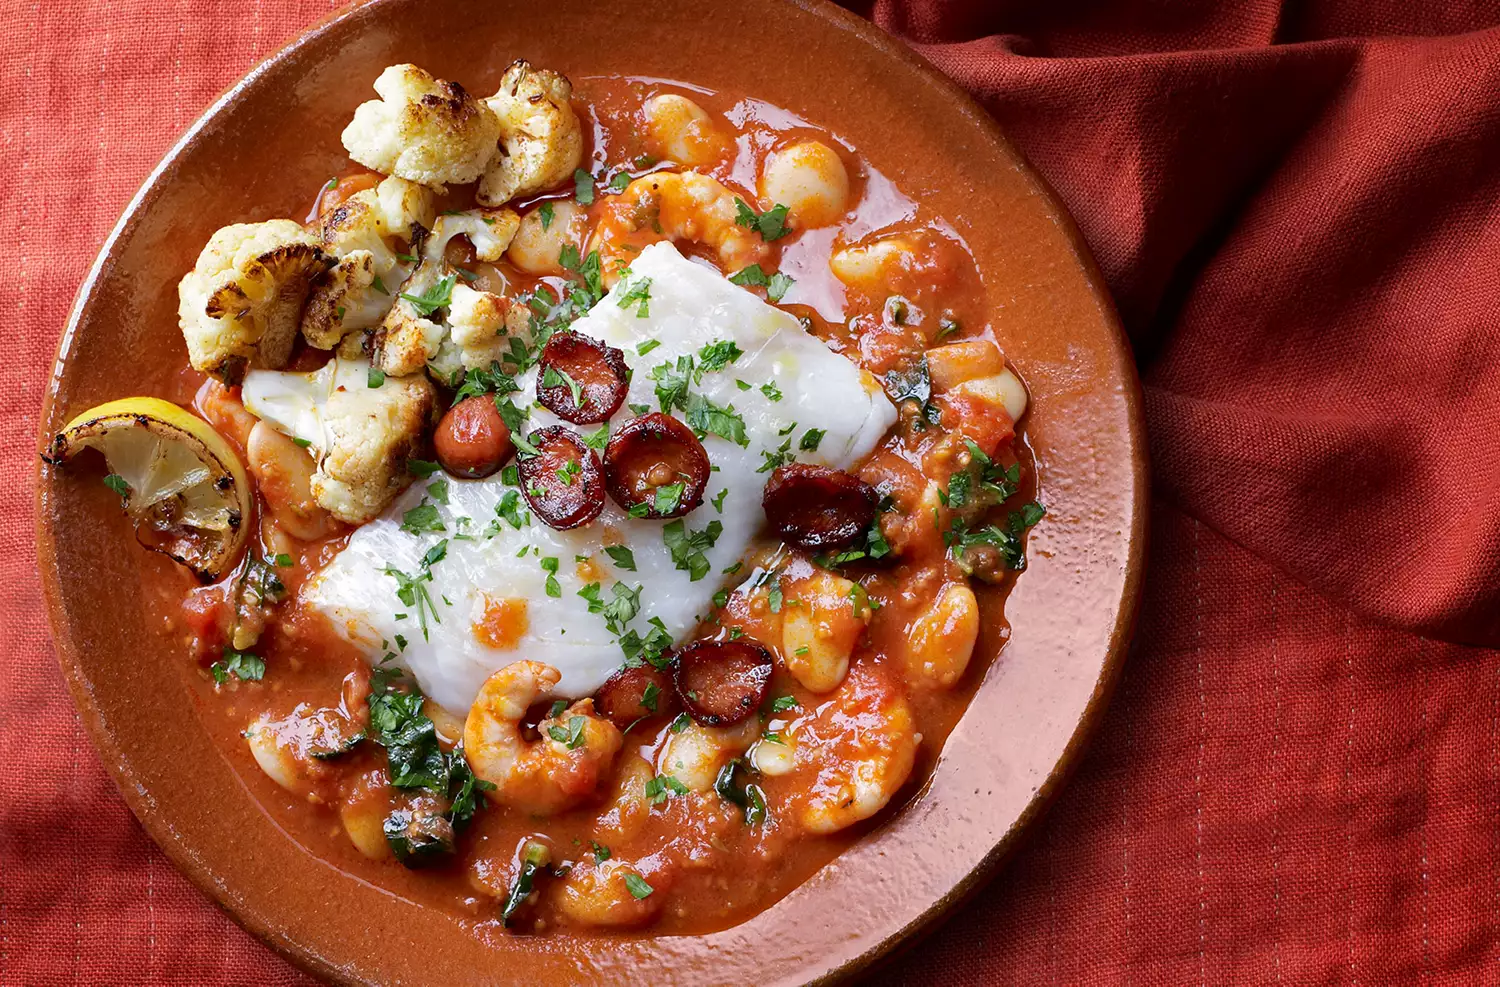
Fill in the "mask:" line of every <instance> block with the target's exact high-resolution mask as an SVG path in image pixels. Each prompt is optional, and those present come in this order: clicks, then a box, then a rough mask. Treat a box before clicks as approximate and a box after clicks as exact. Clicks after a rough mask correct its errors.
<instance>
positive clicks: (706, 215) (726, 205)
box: [592, 171, 771, 284]
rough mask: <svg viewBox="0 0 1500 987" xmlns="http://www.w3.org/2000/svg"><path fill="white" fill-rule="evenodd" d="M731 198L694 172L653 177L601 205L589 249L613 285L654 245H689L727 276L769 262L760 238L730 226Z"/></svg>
mask: <svg viewBox="0 0 1500 987" xmlns="http://www.w3.org/2000/svg"><path fill="white" fill-rule="evenodd" d="M735 198H736V196H735V194H734V193H733V192H731V191H730V190H729V189H727V188H725V187H724V185H723V184H722V183H720V182H719V181H717V180H716V179H713V178H710V177H708V176H707V175H700V174H698V173H697V172H694V171H685V172H681V173H675V172H658V173H657V174H654V175H645V176H643V177H641V178H637V179H636V180H635V181H633V182H631V183H630V184H629V185H627V186H626V187H625V191H624V192H621V193H620V194H619V195H616V196H611V197H610V199H609V201H608V202H606V203H605V204H604V211H603V215H602V216H601V217H600V218H599V224H598V226H596V227H595V229H594V238H593V242H592V246H593V247H594V248H596V249H597V250H598V251H599V259H600V260H601V261H602V262H603V269H604V280H605V283H607V284H613V283H614V282H616V281H618V280H619V279H620V274H621V272H623V271H624V270H625V268H626V267H628V266H629V265H630V262H631V261H632V260H633V259H634V258H635V256H636V254H637V253H639V252H640V249H641V248H642V247H645V246H647V245H649V244H652V243H655V242H657V241H659V240H691V241H694V242H696V243H701V244H703V245H704V246H706V247H709V248H711V249H712V250H713V251H714V253H715V254H716V255H717V257H718V260H719V265H720V266H721V267H722V268H724V270H726V271H729V272H731V273H732V272H734V271H738V270H740V269H741V268H744V267H748V266H750V265H751V264H758V263H760V262H761V261H763V260H765V259H766V258H767V257H769V256H770V253H771V250H770V248H769V247H767V246H766V243H765V241H764V240H762V239H761V238H760V234H759V233H757V232H755V231H753V230H751V229H749V228H748V227H744V226H740V225H739V224H737V223H736V222H735V217H736V216H737V215H738V210H737V209H736V208H735V204H734V200H735Z"/></svg>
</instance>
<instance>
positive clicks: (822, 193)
mask: <svg viewBox="0 0 1500 987" xmlns="http://www.w3.org/2000/svg"><path fill="white" fill-rule="evenodd" d="M760 198H761V204H762V205H763V206H764V207H765V208H768V209H769V208H770V207H771V206H773V205H776V204H778V203H779V204H781V205H784V206H786V207H787V209H788V216H787V221H788V224H789V225H791V226H792V227H793V228H795V229H817V228H818V227H820V226H832V225H833V224H834V223H837V222H838V221H839V219H841V218H842V217H843V215H844V214H845V213H846V212H848V211H849V172H848V171H847V170H845V168H844V162H843V159H842V158H840V157H839V155H838V152H837V151H835V150H834V149H833V148H831V147H829V146H828V145H827V144H824V143H823V142H822V141H803V142H802V143H800V144H793V145H792V146H791V147H788V148H785V149H783V150H780V151H777V152H776V153H775V154H774V155H772V156H771V160H770V161H768V162H766V167H765V170H764V171H762V172H761V176H760Z"/></svg>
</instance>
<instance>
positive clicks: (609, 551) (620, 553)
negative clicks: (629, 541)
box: [604, 545, 635, 572]
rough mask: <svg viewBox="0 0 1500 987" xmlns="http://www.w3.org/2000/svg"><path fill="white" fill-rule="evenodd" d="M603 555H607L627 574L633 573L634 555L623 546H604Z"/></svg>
mask: <svg viewBox="0 0 1500 987" xmlns="http://www.w3.org/2000/svg"><path fill="white" fill-rule="evenodd" d="M604 554H605V555H608V556H609V557H610V558H611V559H612V560H613V561H614V563H615V565H617V566H619V567H620V568H621V569H624V570H626V571H627V572H634V571H635V553H634V552H632V551H631V550H630V549H629V548H628V547H626V546H624V545H605V546H604Z"/></svg>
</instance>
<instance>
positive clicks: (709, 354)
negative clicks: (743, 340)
mask: <svg viewBox="0 0 1500 987" xmlns="http://www.w3.org/2000/svg"><path fill="white" fill-rule="evenodd" d="M744 355H745V351H744V350H742V349H740V347H739V344H737V343H736V342H735V341H734V340H732V339H721V340H718V341H717V342H713V343H709V344H708V345H707V346H705V347H703V348H702V349H701V350H699V351H698V374H697V379H698V380H700V381H701V380H702V379H703V375H704V374H711V373H717V372H718V371H720V370H723V369H724V368H725V367H727V366H729V365H730V364H731V363H733V362H734V361H736V360H738V359H739V358H740V357H742V356H744Z"/></svg>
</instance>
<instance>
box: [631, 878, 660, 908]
mask: <svg viewBox="0 0 1500 987" xmlns="http://www.w3.org/2000/svg"><path fill="white" fill-rule="evenodd" d="M625 888H626V890H628V891H629V892H630V896H631V897H632V898H634V899H636V900H637V901H640V900H642V899H644V898H649V897H651V892H653V891H655V890H656V889H655V888H653V887H652V886H651V885H649V884H647V883H646V881H645V878H643V877H641V876H640V875H639V874H626V875H625Z"/></svg>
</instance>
